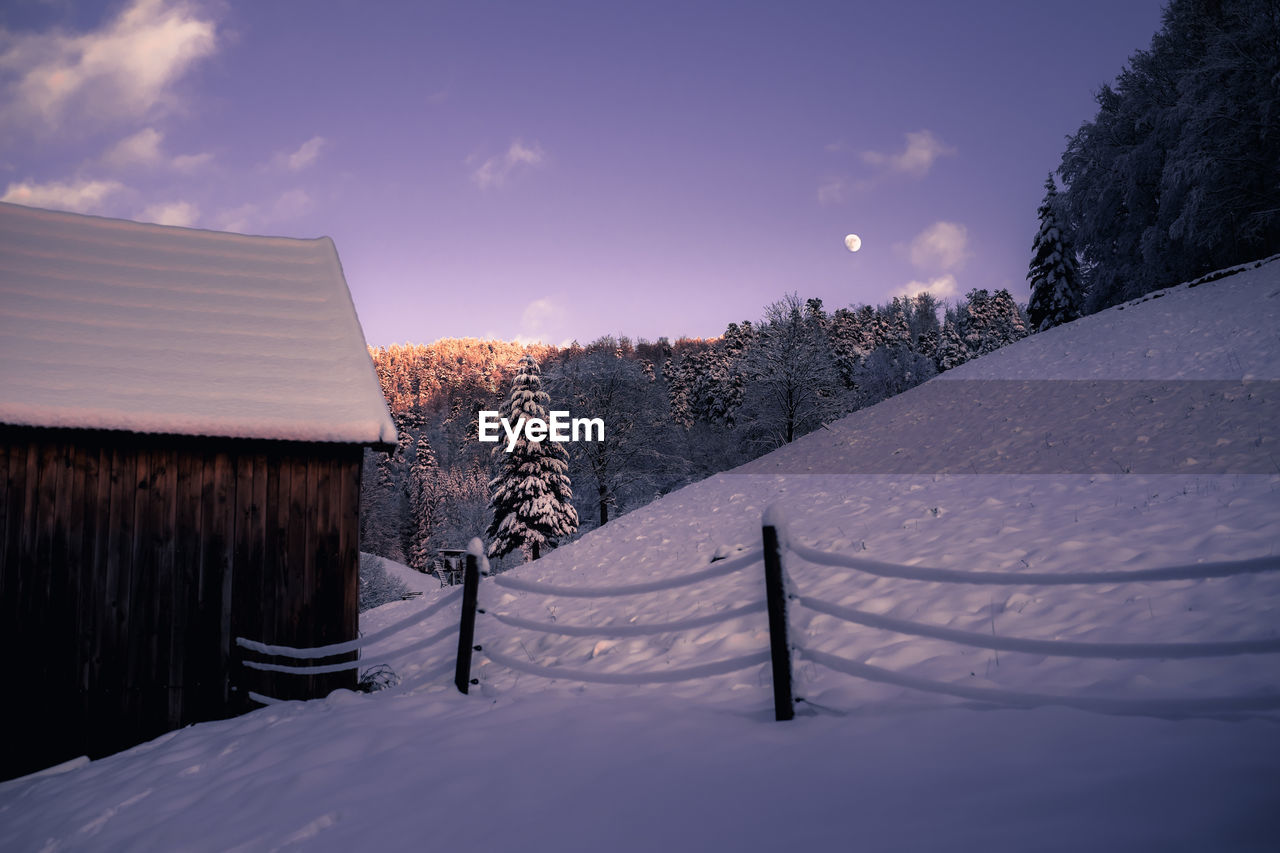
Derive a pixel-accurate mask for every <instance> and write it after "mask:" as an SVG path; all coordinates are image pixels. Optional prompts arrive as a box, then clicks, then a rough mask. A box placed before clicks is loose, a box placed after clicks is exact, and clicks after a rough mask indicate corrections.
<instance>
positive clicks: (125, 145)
mask: <svg viewBox="0 0 1280 853" xmlns="http://www.w3.org/2000/svg"><path fill="white" fill-rule="evenodd" d="M163 139H164V134H162V133H160V131H158V130H156V129H155V128H154V127H144V128H143V129H142V130H140V131H138V132H137V133H135V134H133V135H132V136H126V137H125V138H124V139H121V140H120V141H119V142H117V143H116V144H115V145H113V146H111V149H110V150H109V151H107V153H106V154H104V155H103V156H102V160H103V162H105V163H106V164H107V165H108V166H116V167H120V166H135V165H137V166H152V165H155V164H156V163H158V162H159V161H160V160H161V159H162V158H163V156H164V155H163V154H161V153H160V143H161V141H163Z"/></svg>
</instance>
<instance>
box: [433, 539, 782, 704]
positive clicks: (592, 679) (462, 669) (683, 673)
mask: <svg viewBox="0 0 1280 853" xmlns="http://www.w3.org/2000/svg"><path fill="white" fill-rule="evenodd" d="M478 547H479V543H478V542H475V543H473V548H475V549H476V550H474V551H473V553H471V554H468V567H467V572H468V577H471V576H474V578H475V583H476V585H477V586H478V584H479V581H480V578H481V577H488V576H489V575H488V570H487V566H488V563H487V561H485V560H484V556H483V551H481V550H479V549H478ZM761 557H762V552H761V551H760V550H751V551H747V552H745V553H743V554H740V555H738V556H735V557H733V558H731V559H727V560H719V561H716V562H715V563H713V564H712V566H711V567H710V568H706V569H698V570H694V571H690V572H685V573H682V574H680V575H677V576H676V577H671V578H664V579H662V580H658V581H651V582H647V583H640V584H627V585H619V586H607V587H606V586H597V587H592V586H585V587H584V586H563V585H559V584H544V583H538V582H533V581H525V580H520V579H517V578H509V577H506V576H501V575H500V576H497V577H494V578H493V579H492V581H491V583H493V585H494V586H497V587H500V588H503V589H509V590H515V591H519V592H528V593H532V594H538V595H552V596H557V597H563V598H579V599H593V598H596V599H598V598H615V597H624V596H631V595H644V594H646V593H653V592H663V591H667V590H673V589H679V588H681V587H685V586H691V585H693V584H697V583H701V582H703V581H707V580H711V579H714V578H721V577H725V576H727V575H730V574H733V573H734V572H738V571H742V570H743V569H746V568H750V567H751V566H753V565H757V564H759V563H760V561H761ZM471 601H472V602H473V603H472V605H471V608H468V603H467V600H466V599H464V602H463V613H462V624H461V630H460V632H459V641H458V649H459V654H458V670H457V673H456V676H455V683H456V685H457V687H458V689H459V690H460V691H461V692H463V693H466V692H467V688H468V687H469V685H472V684H475V683H476V680H475V679H473V678H472V677H471V671H470V666H471V653H472V652H478V653H480V654H481V655H483V656H484V657H486V658H487V659H488V660H490V661H492V662H493V663H495V664H498V665H499V666H502V667H504V668H506V669H510V670H513V671H515V672H521V673H525V674H529V675H536V676H540V677H543V678H553V679H562V680H566V681H581V682H587V683H596V684H635V685H640V684H671V683H675V682H680V681H692V680H695V679H699V678H707V677H710V676H714V675H725V674H728V673H732V672H737V671H739V670H743V669H747V668H749V667H752V666H758V665H759V664H762V663H764V662H765V661H767V660H768V659H769V653H768V652H767V651H764V650H761V651H759V652H755V653H752V654H748V655H741V656H738V657H733V658H727V659H725V660H719V661H712V662H709V663H704V664H698V665H695V666H689V667H681V668H675V669H664V670H656V671H653V670H650V671H643V672H591V671H589V670H582V669H570V668H565V667H552V666H543V665H540V664H537V663H533V662H532V661H522V660H520V659H518V658H515V657H511V656H509V655H505V654H503V653H501V652H498V651H495V650H494V649H492V648H486V647H485V646H484V645H483V644H481V643H477V642H475V638H474V635H473V634H472V633H471V632H472V631H473V630H474V624H475V623H474V617H475V615H477V614H479V615H484V616H486V617H489V618H491V619H493V620H494V621H495V622H498V623H500V624H503V625H506V626H507V627H509V628H516V629H518V630H523V631H534V632H537V633H542V634H558V635H561V636H565V637H638V636H652V635H656V634H668V633H673V632H678V631H685V630H691V629H693V628H701V627H706V626H709V625H715V624H718V623H721V622H727V621H729V620H730V619H736V618H738V617H740V616H746V615H749V614H751V613H759V612H761V611H762V610H763V609H764V607H765V602H764V601H763V600H759V601H753V602H750V603H748V604H745V605H742V606H739V607H734V608H730V609H728V610H722V611H719V612H717V613H711V614H707V615H705V616H695V617H691V618H688V619H680V620H675V621H671V622H661V623H653V624H648V625H645V624H639V625H637V624H634V623H631V622H628V623H625V624H605V625H571V624H570V625H566V624H563V623H559V622H538V621H535V620H531V619H523V618H521V617H518V616H514V615H511V614H508V613H499V612H489V611H488V610H486V609H485V608H482V607H480V606H479V605H478V604H475V603H474V601H475V599H474V598H473V599H471Z"/></svg>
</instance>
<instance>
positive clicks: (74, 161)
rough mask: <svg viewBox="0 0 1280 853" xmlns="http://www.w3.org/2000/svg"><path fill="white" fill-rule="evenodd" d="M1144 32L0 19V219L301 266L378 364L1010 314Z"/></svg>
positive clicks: (286, 6)
mask: <svg viewBox="0 0 1280 853" xmlns="http://www.w3.org/2000/svg"><path fill="white" fill-rule="evenodd" d="M1160 8H1161V3H1160V2H1158V0H1124V2H1121V3H1116V2H1115V0H1099V1H1098V2H1095V0H1081V2H1073V3H1070V4H1066V5H1063V4H1049V3H1040V2H1030V0H1028V2H989V1H988V0H973V1H972V2H966V3H955V2H897V3H856V2H831V3H818V2H796V3H743V2H731V3H711V2H687V0H685V2H656V1H655V0H645V2H635V3H625V4H624V3H613V2H598V0H593V1H592V2H581V3H579V2H573V3H569V2H545V3H535V2H511V3H461V2H459V3H426V2H413V3H410V2H401V3H389V2H383V3H368V2H326V3H323V4H320V3H313V2H303V0H271V2H229V0H221V2H195V0H193V1H192V2H167V1H166V0H128V2H125V3H121V2H113V3H74V2H59V0H16V2H6V3H5V4H4V5H3V6H2V7H0V30H2V31H0V87H2V88H0V188H3V198H4V200H7V201H17V202H24V203H30V204H36V205H39V206H44V207H55V208H61V209H70V210H80V211H84V212H89V213H98V214H104V215H109V216H121V217H127V218H132V219H140V220H149V221H161V222H167V223H171V224H183V225H193V226H197V227H202V228H217V229H226V230H238V231H244V232H246V233H256V234H283V235H289V236H298V237H314V236H318V235H321V234H327V235H329V236H331V237H333V238H334V240H335V241H336V243H337V246H338V252H339V254H340V255H341V257H342V261H343V266H344V269H345V271H346V275H347V280H348V283H349V284H350V286H351V291H352V295H353V297H354V299H355V303H356V308H357V310H358V312H359V314H360V319H361V322H362V323H363V326H364V330H365V334H366V337H367V338H368V340H369V342H370V343H372V344H378V345H384V344H390V343H395V342H405V341H412V342H419V343H426V342H430V341H433V340H436V339H437V338H440V337H448V336H468V335H470V336H479V337H499V338H507V339H511V338H515V337H517V336H523V337H526V338H540V339H542V340H545V341H547V342H550V343H561V342H564V341H567V340H569V339H572V338H577V339H578V340H580V341H582V342H587V341H589V340H591V339H593V338H596V337H598V336H600V335H602V334H627V335H631V336H633V337H646V338H649V339H653V338H656V337H658V336H659V335H668V336H670V337H673V338H674V337H676V336H679V335H696V336H711V335H716V334H719V333H720V332H721V331H723V329H724V326H725V324H726V323H728V322H729V321H733V320H742V319H754V318H756V317H758V316H759V315H760V313H761V309H762V308H763V306H764V305H765V304H767V303H769V302H772V301H774V300H776V299H778V298H779V297H781V296H782V295H783V294H784V293H786V292H790V291H793V290H794V291H797V292H799V294H800V295H801V296H802V297H808V296H819V297H821V298H822V299H823V300H824V301H825V302H826V304H827V307H828V308H836V307H839V306H842V305H848V304H851V303H865V302H870V303H879V302H882V301H885V300H887V299H888V298H889V297H890V296H892V295H894V294H895V293H901V292H903V291H904V290H906V289H912V290H914V289H918V288H919V287H921V286H922V285H923V284H924V283H928V284H931V285H932V286H931V289H933V290H934V292H935V293H938V292H941V293H943V294H944V295H951V296H955V295H959V294H962V293H964V292H966V291H968V290H969V289H971V288H974V287H987V288H998V287H1008V288H1010V289H1011V290H1012V291H1013V293H1014V295H1015V296H1016V297H1017V298H1019V299H1021V300H1025V299H1026V296H1027V290H1026V284H1025V281H1024V279H1023V276H1024V275H1025V273H1026V267H1027V262H1028V260H1029V259H1030V251H1031V238H1032V236H1033V235H1034V233H1035V229H1036V224H1037V223H1036V219H1035V211H1036V206H1037V204H1038V203H1039V201H1040V197H1041V195H1042V193H1043V190H1042V184H1043V182H1044V177H1045V175H1046V173H1047V172H1048V171H1049V170H1050V169H1052V168H1053V167H1055V166H1056V165H1057V163H1058V159H1059V156H1060V155H1061V152H1062V148H1063V143H1064V137H1065V136H1066V135H1067V134H1068V133H1071V132H1073V131H1074V130H1075V129H1076V128H1077V127H1078V126H1079V124H1080V122H1081V121H1082V120H1084V119H1086V118H1088V117H1090V116H1091V115H1092V114H1093V108H1094V103H1093V99H1092V94H1093V92H1094V91H1095V90H1096V89H1097V88H1098V87H1099V86H1100V85H1101V84H1102V83H1104V82H1108V81H1110V80H1111V79H1113V78H1114V76H1115V75H1116V73H1117V72H1119V70H1120V69H1121V67H1122V66H1123V64H1124V62H1125V60H1126V59H1127V57H1128V56H1129V54H1131V53H1132V52H1133V51H1134V50H1136V49H1138V48H1144V47H1146V46H1147V45H1148V44H1149V42H1150V39H1151V36H1152V34H1153V33H1154V32H1155V31H1156V29H1157V28H1158V26H1159V23H1160ZM849 232H856V233H858V234H860V235H861V237H862V239H863V247H862V250H861V251H859V252H858V253H857V254H851V253H849V252H848V251H847V250H846V249H845V248H844V246H843V239H844V236H845V234H846V233H849Z"/></svg>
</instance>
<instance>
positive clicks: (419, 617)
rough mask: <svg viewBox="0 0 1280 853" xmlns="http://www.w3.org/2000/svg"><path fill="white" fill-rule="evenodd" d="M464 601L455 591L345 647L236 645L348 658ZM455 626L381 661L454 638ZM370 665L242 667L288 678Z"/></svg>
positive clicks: (295, 656) (258, 698) (259, 698)
mask: <svg viewBox="0 0 1280 853" xmlns="http://www.w3.org/2000/svg"><path fill="white" fill-rule="evenodd" d="M461 597H462V590H456V591H454V592H451V593H449V594H448V595H446V596H444V597H443V598H441V599H440V600H439V601H437V602H435V603H434V604H432V605H431V606H429V607H426V608H424V609H422V610H420V611H418V612H417V613H414V614H413V615H411V616H408V617H406V618H404V619H401V620H400V621H399V622H395V623H393V624H391V625H388V626H387V627H385V628H383V629H382V630H380V631H375V632H374V633H372V634H369V635H368V636H364V637H359V638H357V639H355V640H347V641H345V642H342V643H330V644H329V645H326V646H312V647H309V648H297V647H294V646H282V645H272V644H269V643H261V642H258V641H256V640H249V639H246V638H244V637H236V645H237V646H239V647H240V648H242V649H244V650H245V651H248V652H254V653H257V654H260V655H266V656H269V657H279V658H288V659H291V660H299V661H322V660H324V659H325V658H331V657H337V656H338V655H347V654H351V653H352V652H357V653H359V652H361V651H362V650H364V649H366V648H367V647H369V646H372V645H374V644H376V643H381V642H382V641H383V640H386V639H389V638H391V637H394V636H396V635H397V634H400V633H401V632H403V631H405V630H407V629H409V628H412V627H414V626H415V625H419V624H421V623H422V622H425V621H426V620H427V619H430V618H431V617H432V616H434V615H436V614H437V613H439V612H440V611H441V610H443V609H445V608H446V607H449V606H450V605H452V604H453V603H454V602H455V601H457V600H458V599H459V598H461ZM453 631H454V629H453V626H452V625H446V626H445V627H444V628H442V629H441V630H439V631H437V632H435V633H434V634H431V635H430V636H428V637H424V638H421V639H418V640H415V641H414V642H412V643H409V644H408V645H405V646H401V647H400V648H397V649H391V650H389V651H386V652H384V653H382V654H379V655H378V657H385V658H391V657H397V656H399V655H404V654H408V653H410V652H416V651H421V650H422V649H426V648H429V647H431V646H433V645H435V644H436V643H438V642H440V641H441V640H443V639H445V638H446V637H450V636H452V635H453ZM368 663H369V660H368V659H361V658H357V659H356V660H352V661H342V662H339V663H331V664H326V663H307V664H289V663H270V662H264V661H257V660H249V659H245V660H243V661H241V664H242V665H243V666H244V667H245V668H247V669H256V670H259V671H263V672H280V673H285V674H288V675H304V676H305V675H320V674H323V673H329V672H345V671H347V670H351V669H359V668H361V667H363V666H366V665H367V664H368ZM249 698H251V699H253V700H254V701H255V702H258V703H260V704H272V703H274V702H276V701H278V700H276V699H274V698H272V697H270V696H264V695H262V694H259V693H254V692H251V693H250V694H249Z"/></svg>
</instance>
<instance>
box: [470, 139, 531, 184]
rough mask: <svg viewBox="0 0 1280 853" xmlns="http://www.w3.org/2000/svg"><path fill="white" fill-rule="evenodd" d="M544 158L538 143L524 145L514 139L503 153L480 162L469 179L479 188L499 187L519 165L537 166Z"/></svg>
mask: <svg viewBox="0 0 1280 853" xmlns="http://www.w3.org/2000/svg"><path fill="white" fill-rule="evenodd" d="M544 159H546V155H545V154H544V153H543V151H542V148H541V147H540V146H539V145H538V143H536V142H535V143H533V144H532V145H525V144H524V142H523V141H522V140H519V139H516V140H514V141H513V142H512V143H511V146H510V147H509V148H507V151H506V153H505V154H497V155H494V156H493V157H490V158H489V159H488V160H485V161H484V162H483V163H482V164H480V168H478V169H476V170H475V171H474V172H472V173H471V179H472V180H473V181H475V182H476V184H478V185H479V187H480V188H481V189H489V188H490V187H500V186H502V185H503V184H504V183H506V181H507V176H508V175H510V174H511V172H512V171H514V170H515V169H516V168H518V167H520V166H537V165H539V164H541V163H542V161H543V160H544Z"/></svg>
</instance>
